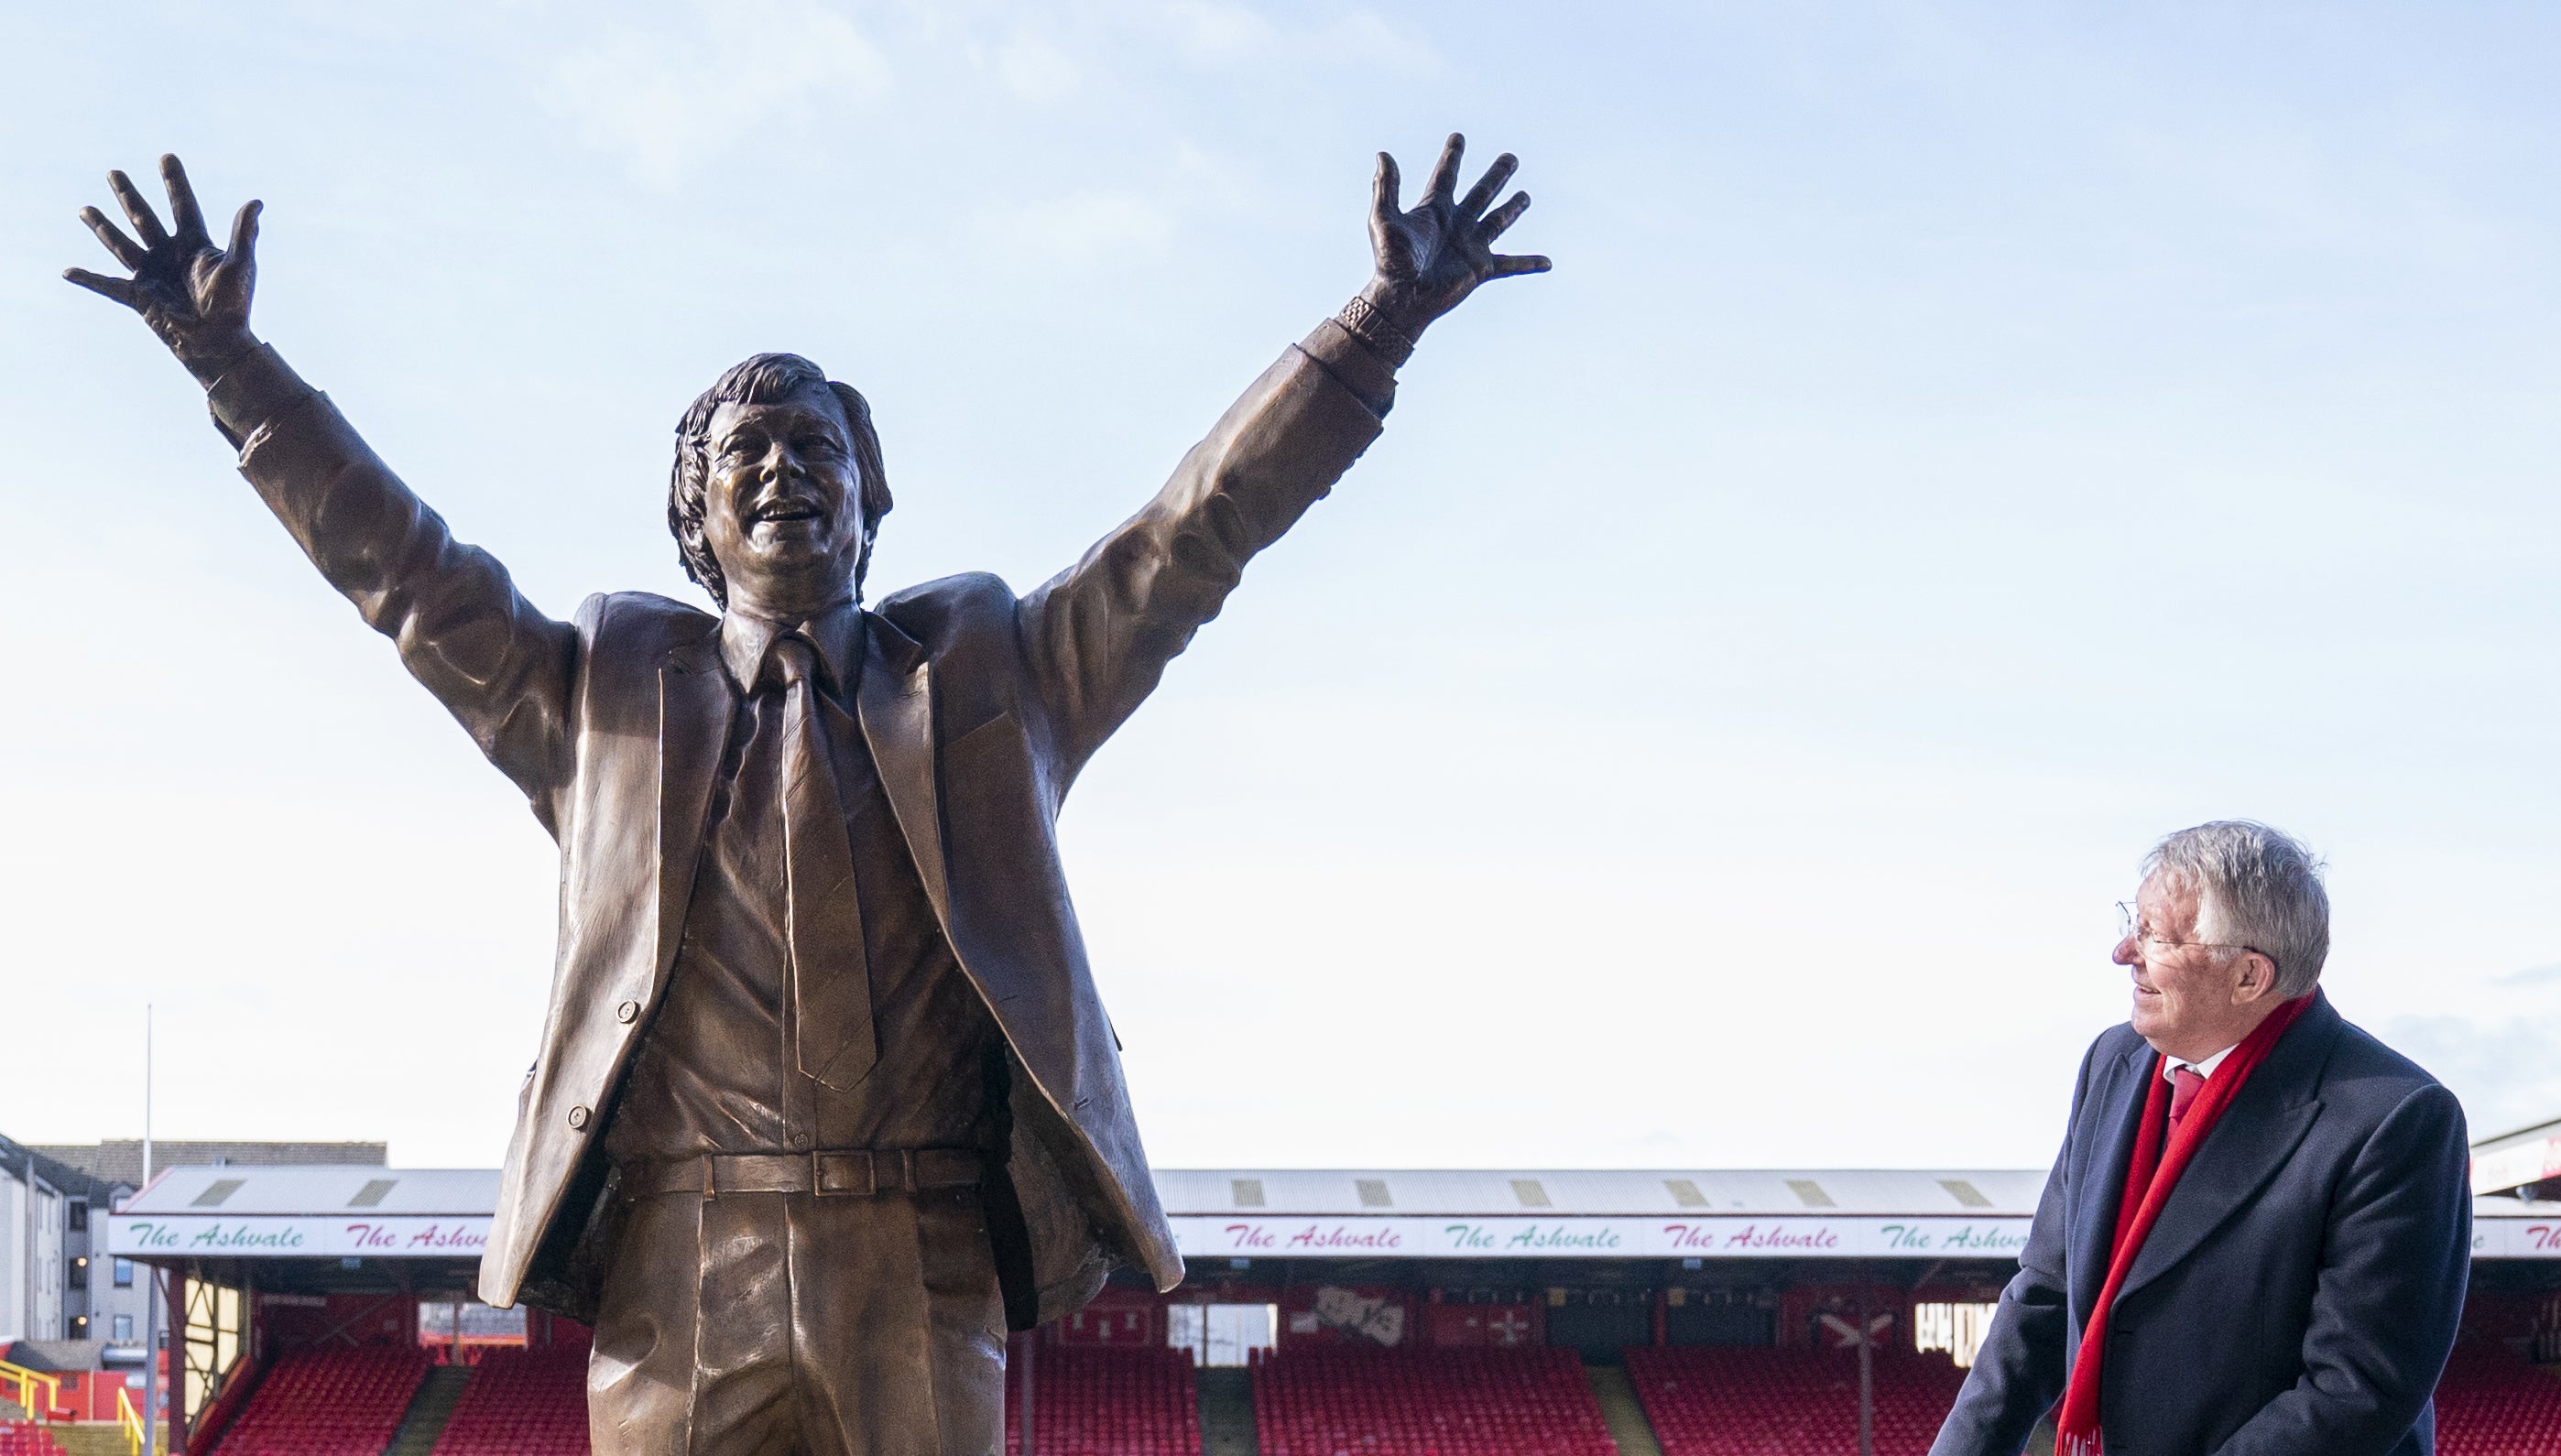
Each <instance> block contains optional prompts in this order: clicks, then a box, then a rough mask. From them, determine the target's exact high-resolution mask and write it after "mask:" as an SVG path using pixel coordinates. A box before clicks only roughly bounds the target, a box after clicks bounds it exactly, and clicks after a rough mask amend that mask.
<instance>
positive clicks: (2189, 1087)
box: [2169, 1066, 2205, 1127]
mask: <svg viewBox="0 0 2561 1456" xmlns="http://www.w3.org/2000/svg"><path fill="white" fill-rule="evenodd" d="M2204 1090H2205V1078H2203V1077H2201V1076H2198V1075H2197V1074H2196V1068H2195V1067H2192V1066H2173V1067H2171V1068H2170V1069H2169V1125H2170V1126H2172V1127H2176V1126H2178V1125H2179V1123H2180V1122H2181V1121H2182V1120H2184V1119H2185V1118H2186V1116H2187V1104H2189V1103H2190V1102H2193V1101H2195V1100H2196V1094H2197V1093H2199V1092H2201V1091H2204Z"/></svg>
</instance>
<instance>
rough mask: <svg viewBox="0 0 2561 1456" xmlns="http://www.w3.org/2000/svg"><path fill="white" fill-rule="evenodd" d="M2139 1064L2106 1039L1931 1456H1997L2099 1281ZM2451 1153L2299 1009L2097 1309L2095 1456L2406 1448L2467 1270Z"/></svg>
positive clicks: (2407, 1074) (2144, 1055)
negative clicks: (2102, 1455) (2100, 1317)
mask: <svg viewBox="0 0 2561 1456" xmlns="http://www.w3.org/2000/svg"><path fill="white" fill-rule="evenodd" d="M2158 1075H2160V1057H2159V1054H2158V1053H2157V1052H2153V1051H2152V1050H2151V1048H2150V1047H2148V1046H2146V1045H2144V1043H2143V1040H2142V1038H2140V1037H2138V1036H2136V1035H2134V1029H2133V1028H2132V1027H2130V1026H2118V1027H2112V1028H2110V1029H2109V1030H2108V1031H2107V1032H2106V1033H2104V1034H2103V1035H2101V1037H2100V1038H2099V1040H2098V1041H2097V1042H2096V1043H2095V1044H2094V1045H2092V1047H2091V1048H2090V1053H2089V1055H2088V1056H2087V1057H2086V1058H2085V1059H2084V1060H2083V1061H2082V1064H2081V1082H2080V1086H2079V1087H2078V1088H2077V1089H2076V1090H2075V1091H2074V1093H2073V1098H2072V1122H2071V1130H2070V1132H2069V1133H2068V1135H2067V1136H2066V1138H2065V1140H2064V1145H2063V1152H2062V1155H2061V1156H2060V1157H2059V1158H2057V1159H2056V1160H2055V1164H2054V1172H2053V1174H2052V1175H2051V1176H2050V1177H2048V1178H2047V1179H2046V1182H2045V1195H2044V1199H2043V1201H2042V1202H2041V1203H2040V1204H2039V1205H2038V1206H2037V1210H2036V1222H2035V1223H2034V1225H2032V1226H2031V1227H2030V1229H2029V1231H2028V1237H2027V1247H2026V1249H2025V1250H2024V1251H2022V1252H2021V1254H2020V1255H2019V1261H2018V1264H2019V1269H2018V1276H2017V1277H2016V1278H2015V1279H2012V1280H2011V1281H2010V1285H2009V1288H2008V1289H2007V1290H2005V1291H2003V1292H2002V1294H2001V1300H2000V1305H1999V1307H1998V1310H1997V1312H1996V1313H1995V1314H1994V1315H1993V1317H1992V1326H1991V1329H1990V1331H1989V1332H1988V1334H1987V1335H1986V1336H1985V1338H1984V1341H1983V1345H1982V1348H1981V1349H1980V1350H1979V1351H1977V1352H1976V1353H1975V1356H1974V1368H1973V1369H1972V1370H1971V1371H1970V1372H1968V1373H1967V1374H1966V1376H1965V1384H1964V1388H1963V1391H1961V1392H1960V1393H1959V1394H1958V1396H1957V1404H1956V1408H1955V1409H1954V1410H1953V1411H1951V1412H1950V1413H1949V1415H1948V1421H1947V1424H1946V1425H1945V1426H1943V1427H1941V1429H1940V1431H1939V1438H1938V1441H1937V1442H1936V1443H1935V1444H1933V1445H1932V1446H1931V1448H1930V1450H1931V1452H1932V1456H2016V1453H2017V1452H2018V1451H2020V1450H2021V1449H2022V1448H2024V1446H2025V1445H2026V1443H2027V1439H2028V1435H2029V1431H2030V1429H2031V1428H2032V1427H2033V1426H2034V1425H2035V1424H2036V1421H2037V1418H2038V1417H2040V1416H2042V1415H2044V1414H2045V1413H2046V1411H2047V1410H2048V1409H2049V1408H2050V1407H2052V1405H2053V1404H2054V1402H2055V1401H2056V1400H2057V1399H2058V1398H2060V1397H2061V1396H2062V1394H2063V1386H2064V1381H2065V1379H2066V1377H2067V1376H2068V1375H2069V1374H2070V1372H2071V1370H2072V1363H2073V1361H2074V1360H2076V1359H2077V1358H2079V1355H2080V1351H2081V1336H2082V1331H2083V1329H2084V1327H2085V1326H2087V1325H2088V1323H2089V1320H2090V1308H2091V1306H2092V1305H2093V1304H2094V1303H2095V1302H2096V1301H2097V1300H2098V1297H2099V1288H2100V1285H2101V1284H2102V1283H2103V1282H2105V1280H2106V1279H2107V1274H2108V1254H2109V1247H2110V1244H2111V1242H2112V1241H2113V1239H2114V1236H2115V1231H2116V1225H2117V1206H2118V1201H2119V1200H2120V1199H2122V1198H2123V1197H2124V1195H2125V1188H2126V1165H2127V1163H2128V1161H2129V1160H2130V1159H2131V1157H2132V1155H2133V1152H2134V1133H2135V1131H2136V1128H2137V1125H2138V1123H2139V1122H2140V1120H2141V1113H2142V1109H2143V1098H2144V1094H2145V1093H2146V1091H2147V1090H2148V1089H2149V1087H2150V1085H2151V1082H2150V1079H2151V1078H2153V1077H2156V1076H2158ZM2471 1152H2472V1150H2471V1148H2470V1146H2469V1145H2468V1144H2467V1142H2466V1139H2465V1136H2464V1114H2463V1108H2462V1107H2461V1106H2460V1105H2459V1104H2457V1102H2456V1101H2455V1096H2454V1094H2453V1093H2452V1092H2449V1091H2447V1090H2446V1089H2445V1088H2444V1087H2443V1086H2440V1085H2439V1084H2438V1083H2437V1080H2436V1078H2434V1077H2432V1076H2430V1075H2428V1073H2427V1072H2425V1071H2423V1070H2421V1069H2420V1068H2419V1067H2417V1066H2415V1065H2413V1064H2412V1063H2411V1062H2410V1061H2409V1060H2407V1059H2406V1058H2404V1057H2402V1056H2401V1055H2400V1054H2398V1053H2397V1052H2393V1051H2392V1049H2390V1048H2388V1047H2386V1046H2384V1045H2383V1044H2382V1043H2380V1042H2378V1041H2376V1040H2374V1038H2372V1037H2370V1036H2367V1035H2366V1034H2365V1033H2364V1032H2362V1031H2359V1030H2358V1029H2357V1028H2356V1027H2354V1026H2351V1025H2349V1023H2348V1022H2347V1021H2346V1019H2345V1018H2343V1017H2341V1016H2340V1015H2339V1014H2338V1013H2337V1012H2336V1011H2335V1010H2333V1009H2332V1008H2331V1007H2330V1004H2329V998H2328V996H2327V995H2326V994H2322V995H2320V996H2319V997H2318V999H2317V1000H2315V1001H2314V1002H2313V1003H2312V1005H2311V1006H2310V1007H2309V1008H2307V1009H2306V1010H2305V1013H2304V1015H2303V1017H2302V1018H2301V1019H2300V1020H2298V1021H2297V1022H2296V1023H2295V1025H2294V1026H2293V1027H2292V1028H2290V1029H2289V1030H2288V1031H2287V1033H2286V1035H2285V1036H2284V1037H2282V1038H2280V1039H2279V1040H2278V1042H2277V1045H2276V1047H2275V1048H2274V1049H2272V1050H2271V1051H2270V1052H2269V1053H2268V1059H2267V1060H2265V1061H2263V1062H2261V1063H2260V1064H2259V1068H2258V1070H2257V1071H2256V1072H2254V1073H2252V1074H2251V1077H2250V1080H2249V1081H2248V1082H2247V1083H2245V1084H2244V1085H2243V1086H2242V1088H2241V1092H2240V1095H2239V1096H2238V1097H2236V1098H2234V1099H2233V1102H2232V1105H2231V1106H2229V1107H2227V1108H2225V1109H2224V1112H2223V1116H2222V1117H2221V1118H2220V1119H2218V1120H2217V1121H2216V1122H2215V1124H2214V1127H2213V1128H2212V1130H2211V1131H2209V1132H2208V1133H2207V1134H2206V1138H2205V1143H2204V1145H2203V1146H2202V1147H2200V1148H2198V1149H2197V1151H2196V1156H2195V1158H2194V1160H2193V1161H2191V1162H2190V1163H2189V1164H2188V1165H2187V1169H2186V1171H2185V1172H2184V1173H2183V1174H2182V1175H2180V1177H2179V1180H2178V1182H2177V1184H2176V1185H2175V1186H2174V1187H2173V1188H2172V1189H2171V1191H2170V1196H2169V1202H2167V1203H2166V1204H2164V1205H2162V1206H2161V1213H2160V1218H2159V1221H2157V1222H2155V1223H2154V1224H2153V1225H2152V1229H2151V1234H2150V1236H2149V1237H2147V1238H2145V1239H2144V1240H2143V1246H2142V1248H2141V1249H2140V1250H2139V1251H2138V1252H2136V1254H2135V1255H2134V1264H2133V1266H2132V1267H2131V1268H2129V1269H2128V1271H2127V1274H2126V1281H2125V1283H2124V1284H2123V1285H2122V1286H2121V1287H2120V1288H2119V1289H2118V1291H2117V1299H2116V1303H2115V1305H2114V1306H2113V1307H2112V1310H2111V1313H2110V1317H2109V1326H2108V1341H2107V1345H2106V1347H2105V1351H2104V1359H2103V1360H2102V1363H2101V1366H2100V1373H2101V1377H2102V1378H2101V1381H2100V1397H2099V1416H2100V1423H2101V1426H2102V1428H2103V1430H2104V1434H2105V1437H2106V1444H2107V1448H2108V1456H2209V1453H2211V1456H2387V1453H2388V1456H2427V1453H2429V1452H2431V1451H2434V1450H2435V1449H2436V1440H2435V1430H2436V1423H2435V1420H2434V1418H2433V1415H2432V1412H2431V1408H2430V1406H2429V1401H2428V1397H2429V1396H2430V1394H2431V1393H2433V1392H2434V1391H2435V1389H2436V1387H2437V1376H2438V1375H2440V1374H2441V1373H2442V1372H2443V1371H2444V1370H2445V1366H2446V1357H2447V1355H2448V1353H2449V1352H2451V1351H2452V1350H2453V1349H2454V1343H2455V1328H2456V1325H2457V1324H2458V1322H2459V1321H2460V1320H2461V1318H2462V1315H2463V1308H2464V1286H2465V1281H2466V1279H2467V1278H2468V1277H2469V1275H2470V1273H2471V1270H2472V1193H2471V1188H2470V1175H2471Z"/></svg>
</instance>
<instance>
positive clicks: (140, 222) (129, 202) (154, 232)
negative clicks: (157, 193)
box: [106, 172, 169, 248]
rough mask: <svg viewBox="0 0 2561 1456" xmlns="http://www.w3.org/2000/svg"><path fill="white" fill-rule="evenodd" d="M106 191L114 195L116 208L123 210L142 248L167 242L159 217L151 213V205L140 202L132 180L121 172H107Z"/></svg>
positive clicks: (154, 246) (140, 196) (140, 195)
mask: <svg viewBox="0 0 2561 1456" xmlns="http://www.w3.org/2000/svg"><path fill="white" fill-rule="evenodd" d="M106 190H107V191H109V192H111V193H114V194H115V204H116V206H117V207H120V208H122V209H124V218H125V221H126V222H129V223H131V224H132V225H133V231H134V233H135V235H136V236H138V237H140V238H141V240H142V245H143V246H145V247H151V248H156V247H158V246H159V245H160V244H161V243H166V242H168V241H169V234H168V231H167V230H166V229H163V228H162V227H161V226H160V215H159V214H158V213H155V212H153V211H151V204H149V203H147V202H145V201H143V200H142V194H141V193H140V192H139V191H137V190H136V189H135V188H134V186H133V179H132V178H130V177H127V176H125V175H124V174H123V173H122V172H109V173H107V174H106Z"/></svg>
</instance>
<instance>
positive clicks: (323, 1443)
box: [213, 1346, 428, 1456]
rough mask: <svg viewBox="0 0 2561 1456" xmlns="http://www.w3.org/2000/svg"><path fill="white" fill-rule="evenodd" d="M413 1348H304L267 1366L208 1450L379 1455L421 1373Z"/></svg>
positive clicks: (231, 1455) (251, 1454)
mask: <svg viewBox="0 0 2561 1456" xmlns="http://www.w3.org/2000/svg"><path fill="white" fill-rule="evenodd" d="M427 1364H428V1361H427V1354H426V1352H424V1351H421V1350H416V1349H395V1348H388V1347H381V1346H371V1347H367V1348H365V1349H362V1350H347V1349H335V1350H309V1351H303V1352H300V1353H298V1354H294V1355H289V1356H286V1357H285V1358H284V1359H282V1360H280V1361H278V1362H277V1363H276V1366H275V1369H273V1370H271V1371H269V1372H267V1375H266V1379H265V1381H264V1382H263V1383H261V1384H260V1385H259V1386H258V1387H257V1392H256V1394H255V1395H252V1396H251V1397H250V1402H249V1405H248V1407H247V1408H245V1409H244V1410H242V1411H241V1414H240V1418H239V1419H238V1420H236V1421H234V1422H232V1427H231V1429H230V1430H228V1431H225V1432H224V1433H223V1436H222V1439H221V1440H220V1441H219V1442H218V1443H217V1444H216V1445H215V1446H214V1447H213V1452H214V1453H215V1456H382V1450H383V1448H384V1447H385V1446H387V1445H389V1444H391V1439H392V1433H393V1432H394V1431H396V1430H398V1429H399V1428H400V1422H401V1417H402V1416H403V1415H405V1414H407V1413H408V1411H409V1403H410V1401H411V1399H412V1398H413V1397H415V1396H416V1395H417V1394H418V1386H419V1382H420V1381H422V1380H424V1379H426V1378H427Z"/></svg>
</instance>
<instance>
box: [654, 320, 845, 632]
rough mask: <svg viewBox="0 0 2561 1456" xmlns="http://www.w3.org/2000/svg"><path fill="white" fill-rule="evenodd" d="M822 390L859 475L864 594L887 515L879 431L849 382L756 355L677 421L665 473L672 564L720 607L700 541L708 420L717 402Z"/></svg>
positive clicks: (717, 579) (717, 583) (719, 580)
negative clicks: (840, 418) (845, 432)
mask: <svg viewBox="0 0 2561 1456" xmlns="http://www.w3.org/2000/svg"><path fill="white" fill-rule="evenodd" d="M817 387H823V388H824V389H825V390H826V391H827V393H829V394H831V395H833V396H835V397H836V404H838V405H840V406H842V407H843V409H844V411H845V423H846V425H847V426H848V428H849V432H850V433H851V434H852V435H853V445H854V467H855V469H856V470H858V471H859V472H861V475H862V482H861V492H862V500H861V507H862V513H863V550H862V555H861V556H859V557H857V558H856V559H855V561H854V598H855V600H857V601H859V600H861V599H862V594H863V575H864V573H865V572H867V571H869V570H870V569H871V565H872V535H873V533H875V532H877V531H879V530H880V523H881V517H883V516H886V515H888V514H889V508H890V494H889V476H888V474H887V472H885V471H884V470H883V469H882V468H881V447H880V434H879V433H878V432H877V431H876V430H874V429H873V428H872V406H871V405H870V404H869V403H867V402H866V401H865V400H864V399H863V397H862V395H861V393H860V392H858V391H857V390H855V389H854V387H853V386H851V385H842V384H838V383H836V382H835V381H834V380H831V379H829V378H827V372H826V371H825V370H822V369H820V368H819V367H818V366H816V365H814V364H811V363H810V362H809V361H808V360H806V359H803V358H801V357H800V356H799V355H797V354H759V355H757V356H756V357H755V358H753V359H750V360H748V361H746V362H745V363H743V364H739V365H735V366H733V367H732V368H731V369H730V371H729V373H727V374H724V375H722V376H721V377H720V379H719V380H718V381H716V382H715V383H714V384H713V385H712V387H711V388H710V389H708V390H705V391H703V393H702V397H701V398H700V399H697V400H696V401H694V403H693V405H692V407H690V408H688V409H687V410H686V411H685V417H684V418H682V419H680V420H678V421H676V464H675V468H674V469H672V470H670V471H669V472H668V474H667V529H668V530H669V531H670V532H672V533H674V535H675V538H676V556H677V559H678V560H680V561H682V562H683V563H684V564H685V574H686V575H688V576H690V577H692V578H693V579H694V581H695V583H696V584H697V585H699V586H701V587H702V588H703V589H704V590H705V591H708V592H710V593H711V594H712V600H714V601H716V602H718V603H720V605H721V606H722V608H723V609H724V610H725V609H727V608H728V606H729V579H728V578H727V577H725V576H723V575H722V574H721V567H720V563H719V562H718V561H715V560H714V559H713V557H712V549H711V545H710V543H709V542H707V541H705V540H704V539H703V510H704V502H703V491H704V488H705V486H706V484H707V483H708V482H709V481H710V479H711V433H712V415H713V414H715V413H717V412H718V411H719V409H720V406H722V405H723V404H775V403H778V402H780V401H783V400H787V399H789V398H791V397H792V396H793V395H796V394H799V393H800V392H801V391H803V390H806V389H811V388H817Z"/></svg>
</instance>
